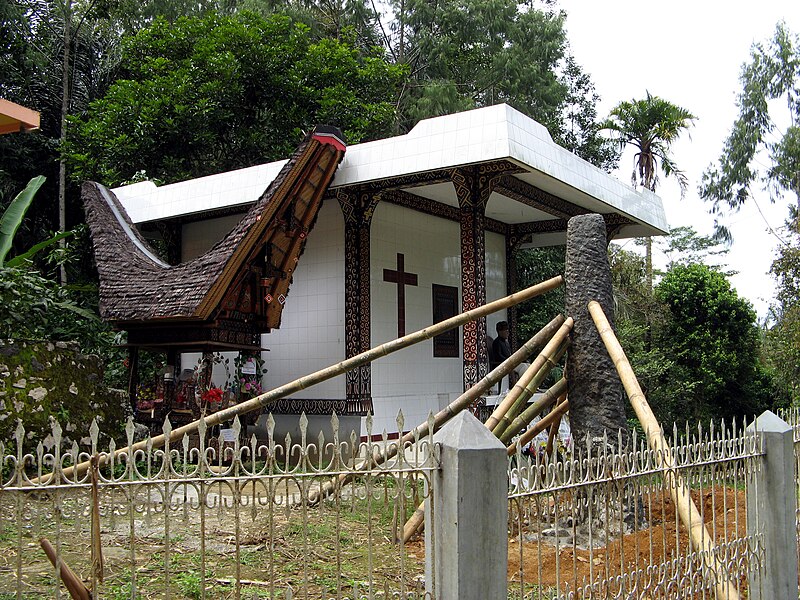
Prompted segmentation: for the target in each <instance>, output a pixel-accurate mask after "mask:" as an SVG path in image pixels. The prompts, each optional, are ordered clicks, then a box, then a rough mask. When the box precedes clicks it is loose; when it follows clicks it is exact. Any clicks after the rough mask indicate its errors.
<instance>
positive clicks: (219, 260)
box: [83, 127, 344, 330]
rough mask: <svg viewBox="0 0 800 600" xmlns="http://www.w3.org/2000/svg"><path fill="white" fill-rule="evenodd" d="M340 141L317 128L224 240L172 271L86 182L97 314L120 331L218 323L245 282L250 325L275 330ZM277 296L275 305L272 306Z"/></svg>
mask: <svg viewBox="0 0 800 600" xmlns="http://www.w3.org/2000/svg"><path fill="white" fill-rule="evenodd" d="M341 137H342V136H341V133H339V131H338V130H335V129H334V128H327V127H326V128H323V127H318V128H317V129H315V131H314V132H312V133H311V134H309V135H308V136H307V137H306V139H305V140H304V141H303V142H302V143H301V144H300V146H299V147H298V149H297V151H296V152H295V154H294V155H293V156H292V157H291V159H289V161H288V162H287V163H286V165H285V166H284V167H283V169H282V170H281V172H280V174H279V175H278V177H277V178H276V179H275V180H274V181H273V182H272V183H271V184H270V185H269V187H268V188H267V189H266V191H265V192H264V193H263V194H262V195H261V197H260V198H259V200H258V201H257V202H256V203H255V204H254V205H253V207H252V208H251V209H250V210H249V211H248V212H247V214H245V216H244V217H243V218H242V220H241V221H240V222H239V223H238V225H236V227H234V228H233V230H232V231H231V232H230V233H228V235H226V236H225V237H224V238H223V239H222V240H221V241H220V242H218V243H217V244H216V245H215V246H214V247H213V248H211V249H210V250H209V251H208V252H206V253H205V254H203V255H202V256H199V257H197V258H195V259H193V260H191V261H188V262H185V263H181V264H178V265H174V266H170V265H168V264H166V263H164V262H163V261H161V260H160V259H159V258H158V257H157V256H156V253H155V252H154V251H153V249H152V248H151V247H150V246H149V245H148V243H147V242H146V241H145V240H144V238H143V237H142V236H141V235H140V234H139V232H138V231H137V230H136V228H135V226H134V225H133V224H132V222H131V220H130V218H129V217H128V215H127V213H126V212H125V209H124V208H123V206H122V205H121V204H120V202H119V200H118V199H117V198H116V196H115V195H114V194H113V192H111V191H110V190H109V189H108V188H106V187H104V186H102V185H100V184H99V183H94V182H87V183H85V184H84V185H83V201H84V205H85V208H86V215H87V221H88V223H89V227H90V229H91V233H92V239H93V242H94V250H95V259H96V262H97V269H98V271H99V274H100V313H101V316H102V317H103V318H105V319H108V320H110V321H112V322H114V323H115V324H116V325H117V326H119V327H121V328H123V329H131V327H135V326H139V327H141V326H147V325H154V324H164V323H167V322H169V323H172V324H174V325H180V324H181V323H186V324H187V325H188V324H191V323H194V324H195V326H196V325H197V322H198V321H204V322H209V321H213V320H214V319H216V318H219V317H220V316H221V313H222V312H223V311H221V304H222V302H223V299H225V298H226V294H228V295H230V290H231V289H232V288H234V287H236V286H240V287H241V285H242V281H243V278H248V280H253V281H254V283H253V285H255V286H257V287H256V288H254V290H255V291H256V292H258V293H259V298H257V299H256V301H255V302H254V303H253V306H254V312H255V313H256V314H254V315H250V316H252V317H253V319H252V320H255V321H258V322H260V323H261V324H262V327H261V329H262V330H266V329H268V328H270V327H277V326H278V325H279V324H280V313H281V308H282V305H283V300H285V295H286V294H287V293H288V288H289V284H290V282H291V275H292V272H293V270H294V268H295V266H296V263H297V258H298V257H299V255H300V254H301V253H302V250H303V247H304V245H305V240H306V236H307V235H308V232H309V231H310V229H311V228H312V227H313V224H314V220H315V219H316V215H317V212H318V210H319V206H320V204H321V200H322V196H323V195H324V193H325V191H326V190H327V188H328V185H329V184H330V182H331V180H332V179H333V175H334V173H335V171H336V167H337V166H338V164H339V162H341V160H342V157H343V156H344V144H343V143H342V142H341ZM265 257H266V258H265ZM256 277H257V279H258V280H257V281H256V280H255V278H256ZM278 297H280V298H281V302H277V301H276V302H273V301H272V300H273V298H275V299H277V298H278ZM223 317H224V315H223ZM225 318H229V319H230V318H231V317H230V315H228V316H227V317H225ZM234 319H235V317H234ZM244 320H245V321H250V320H251V319H250V318H249V317H248V318H245V319H244Z"/></svg>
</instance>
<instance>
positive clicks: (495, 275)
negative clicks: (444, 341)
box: [486, 231, 508, 338]
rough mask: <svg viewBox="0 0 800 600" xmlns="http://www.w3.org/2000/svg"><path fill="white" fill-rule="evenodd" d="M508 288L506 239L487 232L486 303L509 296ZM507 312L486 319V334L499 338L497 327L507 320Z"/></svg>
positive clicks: (497, 234) (499, 312) (497, 313)
mask: <svg viewBox="0 0 800 600" xmlns="http://www.w3.org/2000/svg"><path fill="white" fill-rule="evenodd" d="M506 290H507V286H506V239H505V237H504V236H502V235H500V234H499V233H491V232H488V231H487V232H486V302H492V301H494V300H497V299H499V298H504V297H505V296H507V295H508V292H507V291H506ZM506 312H507V311H506V310H505V309H504V310H501V311H498V312H496V313H494V314H491V315H489V316H488V317H486V333H488V334H489V335H490V336H492V337H493V338H494V337H497V331H496V327H495V326H496V325H497V323H498V322H499V321H505V320H506V318H507V317H506Z"/></svg>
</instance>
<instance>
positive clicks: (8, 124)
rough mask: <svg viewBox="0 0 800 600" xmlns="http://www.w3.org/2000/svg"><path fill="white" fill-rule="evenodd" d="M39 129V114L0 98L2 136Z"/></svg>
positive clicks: (0, 128)
mask: <svg viewBox="0 0 800 600" xmlns="http://www.w3.org/2000/svg"><path fill="white" fill-rule="evenodd" d="M37 129H39V113H38V112H36V111H35V110H31V109H29V108H25V107H24V106H20V105H19V104H14V103H13V102H9V101H8V100H3V99H2V98H0V135H1V134H4V133H17V132H19V131H35V130H37Z"/></svg>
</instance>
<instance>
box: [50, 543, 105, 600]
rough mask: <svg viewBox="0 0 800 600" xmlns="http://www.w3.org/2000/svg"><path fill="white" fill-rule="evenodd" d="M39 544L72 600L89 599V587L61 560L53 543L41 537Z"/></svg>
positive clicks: (90, 594) (90, 595)
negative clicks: (57, 572) (56, 570)
mask: <svg viewBox="0 0 800 600" xmlns="http://www.w3.org/2000/svg"><path fill="white" fill-rule="evenodd" d="M39 545H40V546H41V547H42V550H44V553H45V554H46V555H47V558H48V559H49V560H50V563H51V564H52V565H53V566H54V567H55V568H56V569H58V571H59V574H60V575H61V581H62V582H63V584H64V587H66V588H67V591H68V592H69V595H70V596H72V598H73V600H89V599H90V598H91V597H92V593H91V592H90V591H89V588H87V587H86V585H85V584H84V583H83V581H81V579H80V577H78V576H77V575H76V574H75V571H73V570H72V569H70V568H69V565H68V564H67V563H65V562H64V561H63V560H62V558H61V557H60V556H59V555H58V553H57V552H56V549H55V548H53V544H51V543H50V540H48V539H47V538H41V539H40V540H39Z"/></svg>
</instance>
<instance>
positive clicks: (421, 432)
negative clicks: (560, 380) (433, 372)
mask: <svg viewBox="0 0 800 600" xmlns="http://www.w3.org/2000/svg"><path fill="white" fill-rule="evenodd" d="M563 322H564V317H563V316H561V315H558V316H557V317H556V318H555V319H553V320H552V321H550V322H549V323H548V324H547V325H545V326H544V327H543V328H542V329H541V330H540V331H539V332H538V333H537V334H536V335H534V336H533V337H532V338H531V339H529V340H528V341H527V342H525V344H523V345H522V347H521V348H520V349H519V350H517V351H516V352H514V354H512V355H511V356H509V357H508V358H507V359H506V360H504V361H503V362H502V363H500V365H499V366H498V367H497V368H495V369H494V370H493V371H491V372H490V373H489V374H488V375H486V377H484V378H483V379H481V380H480V381H479V382H478V383H477V384H475V385H474V386H472V387H471V388H470V389H468V390H467V391H466V392H464V393H463V394H461V395H460V396H459V397H458V398H456V399H455V400H453V401H452V402H451V403H450V404H448V405H447V406H446V407H445V408H443V409H442V410H440V411H439V412H438V413H436V415H434V416H433V431H434V432H436V431H438V430H439V428H441V427H442V425H444V424H445V423H447V421H449V420H450V419H452V418H453V417H454V416H456V415H457V414H458V413H459V412H461V411H462V410H464V409H465V408H467V407H468V406H470V405H471V404H472V403H473V402H475V400H477V399H478V398H480V397H481V396H482V395H483V394H484V392H486V391H487V390H489V389H491V387H492V386H493V385H495V384H496V383H497V382H498V381H500V380H501V379H502V378H503V377H505V376H506V375H508V374H509V373H510V372H511V371H512V370H513V369H514V367H516V366H517V365H518V364H519V363H521V362H522V361H523V360H525V359H526V358H527V357H528V356H530V355H531V354H532V353H533V352H535V351H536V350H537V349H539V348H541V347H542V346H544V345H545V343H546V342H547V340H548V339H550V338H551V337H552V336H553V334H554V333H555V332H556V331H557V330H558V328H559V327H560V326H561V324H562V323H563ZM428 433H429V425H428V421H425V422H423V423H420V424H419V425H417V426H416V427H415V428H414V429H412V430H411V431H409V432H408V433H406V434H405V435H404V436H403V437H402V438H400V440H398V443H397V444H392V445H390V446H388V447H387V448H385V449H384V451H383V452H381V453H380V454H377V455H375V456H373V457H371V458H370V459H369V460H366V461H364V463H363V464H362V465H361V466H360V467H359V469H358V471H357V472H355V473H352V472H351V473H343V474H341V475H339V476H338V477H335V478H334V479H332V480H331V481H328V482H326V483H325V484H324V485H323V486H322V487H321V488H320V489H319V490H312V491H311V492H310V493H309V495H308V500H309V502H310V503H312V504H315V503H317V502H318V501H319V500H320V499H322V498H325V497H327V496H328V495H330V494H331V493H332V492H333V491H334V490H336V489H338V488H340V487H341V486H343V485H346V484H347V483H348V482H350V481H352V480H353V479H354V478H355V477H356V475H357V474H358V473H361V472H364V471H368V470H369V469H371V468H372V467H373V466H376V465H380V464H382V463H384V462H386V461H387V460H389V459H391V458H392V457H394V456H395V455H396V454H397V453H398V452H399V451H400V449H401V448H403V447H404V446H405V445H406V444H410V443H412V442H413V441H414V440H416V439H419V438H422V437H424V436H426V435H428Z"/></svg>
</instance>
